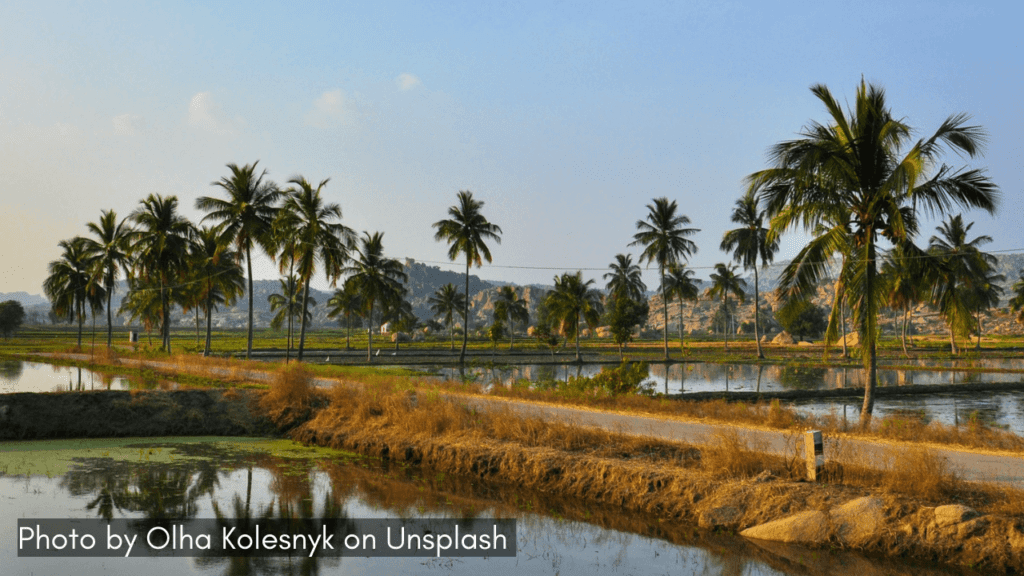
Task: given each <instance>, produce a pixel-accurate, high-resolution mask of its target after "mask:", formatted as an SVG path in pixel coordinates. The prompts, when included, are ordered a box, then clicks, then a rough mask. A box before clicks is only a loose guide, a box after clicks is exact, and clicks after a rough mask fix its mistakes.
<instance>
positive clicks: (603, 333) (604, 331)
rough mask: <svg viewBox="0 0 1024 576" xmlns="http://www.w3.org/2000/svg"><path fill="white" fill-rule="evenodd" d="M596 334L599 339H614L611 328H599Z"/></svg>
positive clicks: (595, 331)
mask: <svg viewBox="0 0 1024 576" xmlns="http://www.w3.org/2000/svg"><path fill="white" fill-rule="evenodd" d="M594 333H595V334H596V335H597V337H598V338H611V337H612V327H611V326H598V327H597V328H596V329H595V330H594Z"/></svg>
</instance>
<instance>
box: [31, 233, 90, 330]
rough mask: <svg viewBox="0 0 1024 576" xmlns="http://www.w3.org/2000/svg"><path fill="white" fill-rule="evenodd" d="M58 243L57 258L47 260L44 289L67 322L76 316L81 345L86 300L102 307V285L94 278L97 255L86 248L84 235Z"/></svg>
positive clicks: (56, 309) (53, 305)
mask: <svg viewBox="0 0 1024 576" xmlns="http://www.w3.org/2000/svg"><path fill="white" fill-rule="evenodd" d="M57 245H58V246H60V248H61V250H62V252H61V255H60V258H58V259H57V260H54V261H53V262H50V266H49V271H50V274H49V276H47V277H46V280H44V281H43V292H44V293H45V294H46V297H47V298H49V300H50V304H51V306H52V307H53V312H54V313H55V314H56V315H58V316H60V317H63V318H67V319H68V321H69V322H70V321H72V320H74V319H75V318H77V319H78V347H79V348H81V346H82V323H83V322H84V321H85V305H86V304H89V306H90V307H91V308H92V309H93V310H96V309H97V308H101V307H102V305H103V304H102V302H103V299H104V296H105V295H104V288H103V286H102V285H99V284H98V283H97V282H95V280H96V275H95V270H96V268H97V258H96V256H94V255H93V253H91V252H90V251H89V247H88V242H87V240H86V239H85V238H81V237H75V238H72V239H71V240H61V241H60V242H58V244H57Z"/></svg>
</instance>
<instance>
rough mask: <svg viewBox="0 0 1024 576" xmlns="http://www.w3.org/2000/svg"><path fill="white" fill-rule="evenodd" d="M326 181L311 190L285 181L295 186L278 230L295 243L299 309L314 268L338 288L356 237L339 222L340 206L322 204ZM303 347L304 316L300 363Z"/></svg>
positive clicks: (309, 186) (297, 179) (304, 184)
mask: <svg viewBox="0 0 1024 576" xmlns="http://www.w3.org/2000/svg"><path fill="white" fill-rule="evenodd" d="M327 182H328V180H323V181H322V182H320V184H319V185H318V186H317V187H316V188H315V189H314V188H313V185H312V184H310V183H309V182H308V181H306V179H305V178H303V177H301V176H297V177H295V178H292V179H291V180H289V181H288V183H289V184H292V185H293V186H295V187H294V188H291V189H289V190H288V191H287V193H286V196H285V201H284V206H283V207H282V208H281V221H280V226H281V227H282V228H283V229H284V230H289V231H291V234H292V236H293V237H294V239H295V240H296V244H295V253H294V260H295V262H296V263H297V264H298V268H299V270H298V272H299V279H300V280H302V284H303V286H302V301H303V304H302V309H303V310H309V306H308V305H307V304H308V303H307V302H306V301H307V300H308V299H309V281H310V280H311V279H312V278H313V275H314V274H315V273H316V268H317V264H318V263H319V264H320V265H322V266H323V267H324V271H325V273H326V274H327V278H328V279H329V280H330V281H331V285H332V286H333V285H336V284H337V279H338V276H339V275H341V268H342V266H344V264H345V261H346V260H348V247H349V245H350V244H351V243H352V241H353V237H354V236H355V235H354V233H353V232H352V230H351V229H350V228H348V227H346V226H344V225H342V224H341V222H338V221H339V220H341V206H339V205H338V204H335V203H333V202H330V203H325V202H324V201H323V198H322V197H321V195H320V192H321V191H322V190H323V188H324V186H326V185H327ZM305 343H306V315H305V314H303V316H302V325H301V326H300V328H299V355H298V360H299V362H301V361H302V351H303V348H304V346H305Z"/></svg>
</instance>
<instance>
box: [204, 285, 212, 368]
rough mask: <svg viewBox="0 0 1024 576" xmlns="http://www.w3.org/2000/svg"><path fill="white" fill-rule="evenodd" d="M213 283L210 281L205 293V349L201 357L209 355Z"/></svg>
mask: <svg viewBox="0 0 1024 576" xmlns="http://www.w3.org/2000/svg"><path fill="white" fill-rule="evenodd" d="M212 284H213V282H212V280H211V281H210V284H209V285H208V290H207V292H206V347H205V348H204V349H203V357H207V356H209V355H210V333H211V332H213V286H212Z"/></svg>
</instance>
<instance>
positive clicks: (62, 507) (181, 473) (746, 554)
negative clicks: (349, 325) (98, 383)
mask: <svg viewBox="0 0 1024 576" xmlns="http://www.w3.org/2000/svg"><path fill="white" fill-rule="evenodd" d="M28 444H32V443H26V445H23V446H22V447H23V448H28V447H29V446H27V445H28ZM139 449H140V450H142V452H143V455H145V454H148V453H149V452H148V451H149V450H151V449H158V450H169V449H171V448H170V447H169V446H168V445H167V444H161V443H159V442H157V443H152V444H140V445H139ZM173 450H174V454H177V456H176V457H173V458H171V459H170V460H171V461H161V462H156V461H150V462H146V461H145V460H144V459H143V460H141V461H125V460H120V461H118V460H112V459H110V458H99V459H81V460H77V461H76V463H75V465H74V467H73V468H72V470H71V471H70V472H68V473H67V474H65V475H63V476H61V477H57V478H53V479H50V478H46V477H42V476H32V477H29V478H24V477H22V478H15V477H9V476H0V494H2V495H5V496H7V498H3V499H0V514H2V515H3V517H6V518H15V517H29V518H32V517H44V516H45V515H52V516H51V517H97V516H98V517H100V518H104V519H112V518H129V519H136V520H138V526H139V527H140V528H139V529H140V530H142V529H145V527H147V526H150V525H151V523H152V522H155V521H158V520H161V519H166V518H214V519H215V521H216V522H218V523H219V526H222V527H228V528H230V527H236V528H239V529H241V528H242V527H247V526H253V525H254V524H256V523H259V522H263V521H268V520H280V521H292V520H295V519H314V518H315V519H324V521H325V522H328V523H330V524H331V528H332V529H333V528H336V529H338V530H339V531H344V529H345V528H344V526H345V525H347V524H346V523H349V522H351V521H352V519H353V518H371V517H376V518H381V517H390V518H422V517H435V518H436V517H449V518H474V517H496V516H500V517H509V516H511V517H515V518H517V521H518V529H517V542H518V545H519V554H518V556H517V557H516V558H491V559H480V558H440V559H422V558H389V559H383V558H369V559H367V558H351V557H346V558H343V559H341V558H319V557H316V556H314V557H312V558H309V557H306V556H305V555H301V556H298V555H297V556H295V557H293V558H281V557H273V558H257V557H218V556H217V555H216V552H211V554H210V555H209V556H204V557H200V558H169V557H162V558H154V559H145V558H132V559H127V560H124V562H123V563H120V564H116V566H117V569H115V570H114V571H126V573H146V574H148V575H150V576H159V575H163V574H167V575H171V574H173V575H178V574H181V573H182V572H189V571H192V572H197V573H201V574H231V575H250V574H339V573H342V569H343V568H344V572H345V573H349V572H354V573H363V572H374V573H376V572H382V571H386V572H388V573H389V574H391V575H393V576H404V575H406V574H419V573H422V572H424V571H442V572H445V573H459V574H480V573H483V572H491V571H495V572H497V571H501V572H512V571H515V572H516V573H526V574H551V573H567V574H568V573H588V574H631V573H661V574H668V573H672V574H722V575H739V574H763V575H776V574H778V575H781V574H831V573H846V572H848V568H850V567H856V569H857V570H856V571H857V573H858V574H860V575H861V576H874V575H881V574H919V575H922V576H923V575H927V576H932V575H935V576H938V575H939V574H958V573H959V572H957V571H955V570H947V569H937V568H929V567H920V566H915V565H912V564H907V563H902V562H890V561H876V560H867V559H865V558H863V557H861V556H858V555H855V554H845V553H844V554H839V553H834V552H831V551H828V550H815V551H809V550H806V549H802V548H790V547H785V546H783V547H775V548H770V547H764V546H760V545H755V544H752V543H750V542H748V541H746V540H744V539H741V538H737V537H734V536H728V535H723V534H716V533H708V532H703V531H700V530H697V529H695V528H694V527H693V526H692V524H689V523H683V522H671V521H663V522H659V521H657V520H656V519H654V518H650V517H648V516H647V515H644V514H633V513H623V511H622V510H621V509H618V508H606V507H602V506H598V505H593V504H588V503H586V502H574V501H569V500H567V499H565V498H560V497H555V496H552V495H550V494H544V493H533V492H530V491H526V490H522V489H519V488H517V489H516V490H509V489H508V487H505V486H500V485H489V484H481V483H480V482H479V481H478V480H476V479H473V478H462V477H453V476H450V475H444V474H437V473H433V472H430V471H426V470H420V469H415V468H410V467H405V466H398V465H388V464H387V463H383V462H379V461H375V460H366V459H354V460H352V459H346V458H343V457H339V456H338V455H334V456H330V457H328V456H315V457H308V455H307V457H305V458H287V457H279V456H272V455H269V454H266V453H260V452H251V451H250V452H246V451H239V450H237V448H226V447H225V445H224V444H221V443H212V442H195V443H185V444H175V445H174V446H173ZM0 550H2V552H0V554H2V559H3V561H4V562H5V568H6V569H13V573H19V574H20V573H25V574H27V573H29V572H35V573H63V572H66V566H67V564H66V562H67V560H66V559H40V558H18V557H17V555H16V553H15V550H14V542H13V539H5V540H4V541H2V542H0ZM119 560H123V559H110V558H108V559H76V560H75V566H76V570H75V571H76V574H80V575H82V576H85V575H90V574H105V573H108V572H109V571H110V570H111V566H112V565H114V563H115V562H117V561H119ZM342 562H344V567H343V566H342ZM61 563H63V564H61ZM62 566H63V567H64V568H65V569H64V570H62V569H61V567H62Z"/></svg>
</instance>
